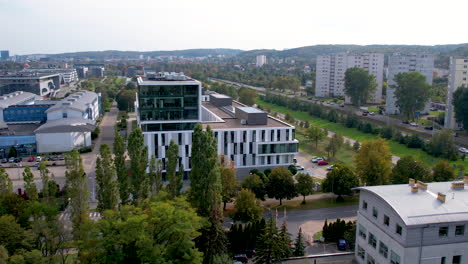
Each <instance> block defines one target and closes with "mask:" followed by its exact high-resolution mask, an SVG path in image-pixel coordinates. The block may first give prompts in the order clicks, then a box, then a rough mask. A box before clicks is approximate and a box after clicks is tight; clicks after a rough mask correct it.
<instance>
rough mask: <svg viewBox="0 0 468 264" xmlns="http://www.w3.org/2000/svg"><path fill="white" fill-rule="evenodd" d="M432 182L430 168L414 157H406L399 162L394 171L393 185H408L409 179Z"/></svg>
mask: <svg viewBox="0 0 468 264" xmlns="http://www.w3.org/2000/svg"><path fill="white" fill-rule="evenodd" d="M410 178H411V179H415V180H420V181H431V179H432V177H431V173H430V171H429V168H427V167H426V165H424V164H423V163H422V162H420V161H419V160H417V159H415V158H414V157H413V156H406V157H403V158H401V159H400V160H398V162H397V164H396V165H395V167H393V169H392V183H393V184H403V183H408V180H409V179H410Z"/></svg>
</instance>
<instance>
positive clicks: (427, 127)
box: [424, 126, 434, 130]
mask: <svg viewBox="0 0 468 264" xmlns="http://www.w3.org/2000/svg"><path fill="white" fill-rule="evenodd" d="M424 129H426V130H433V129H434V127H432V126H425V127H424Z"/></svg>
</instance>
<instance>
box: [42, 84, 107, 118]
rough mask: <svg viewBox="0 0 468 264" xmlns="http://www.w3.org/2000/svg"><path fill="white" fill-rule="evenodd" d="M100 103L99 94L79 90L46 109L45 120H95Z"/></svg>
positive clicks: (97, 116) (98, 112)
mask: <svg viewBox="0 0 468 264" xmlns="http://www.w3.org/2000/svg"><path fill="white" fill-rule="evenodd" d="M100 105H101V102H100V94H97V93H94V92H90V91H86V90H83V91H79V92H76V93H73V94H71V95H69V96H67V97H65V98H64V99H62V100H61V101H60V102H58V103H57V104H55V105H54V106H52V107H50V108H49V109H47V111H46V113H47V120H56V119H62V118H82V119H90V120H97V119H98V118H99V114H100V109H101V106H100Z"/></svg>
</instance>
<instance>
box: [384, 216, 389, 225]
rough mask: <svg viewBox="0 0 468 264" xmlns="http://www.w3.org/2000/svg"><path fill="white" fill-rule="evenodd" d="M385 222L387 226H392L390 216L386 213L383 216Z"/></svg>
mask: <svg viewBox="0 0 468 264" xmlns="http://www.w3.org/2000/svg"><path fill="white" fill-rule="evenodd" d="M383 224H384V225H386V226H390V217H389V216H388V215H386V214H384V217H383Z"/></svg>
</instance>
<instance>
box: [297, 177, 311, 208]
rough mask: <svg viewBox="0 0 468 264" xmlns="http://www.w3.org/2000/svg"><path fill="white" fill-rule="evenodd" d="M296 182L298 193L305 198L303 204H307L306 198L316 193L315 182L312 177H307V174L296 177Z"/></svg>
mask: <svg viewBox="0 0 468 264" xmlns="http://www.w3.org/2000/svg"><path fill="white" fill-rule="evenodd" d="M296 181H297V183H296V190H297V193H299V194H300V195H302V197H303V198H304V199H303V200H302V204H305V203H306V199H305V198H306V196H307V195H310V194H312V193H313V192H314V180H313V179H312V177H311V176H310V175H307V174H305V173H299V174H297V175H296Z"/></svg>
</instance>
